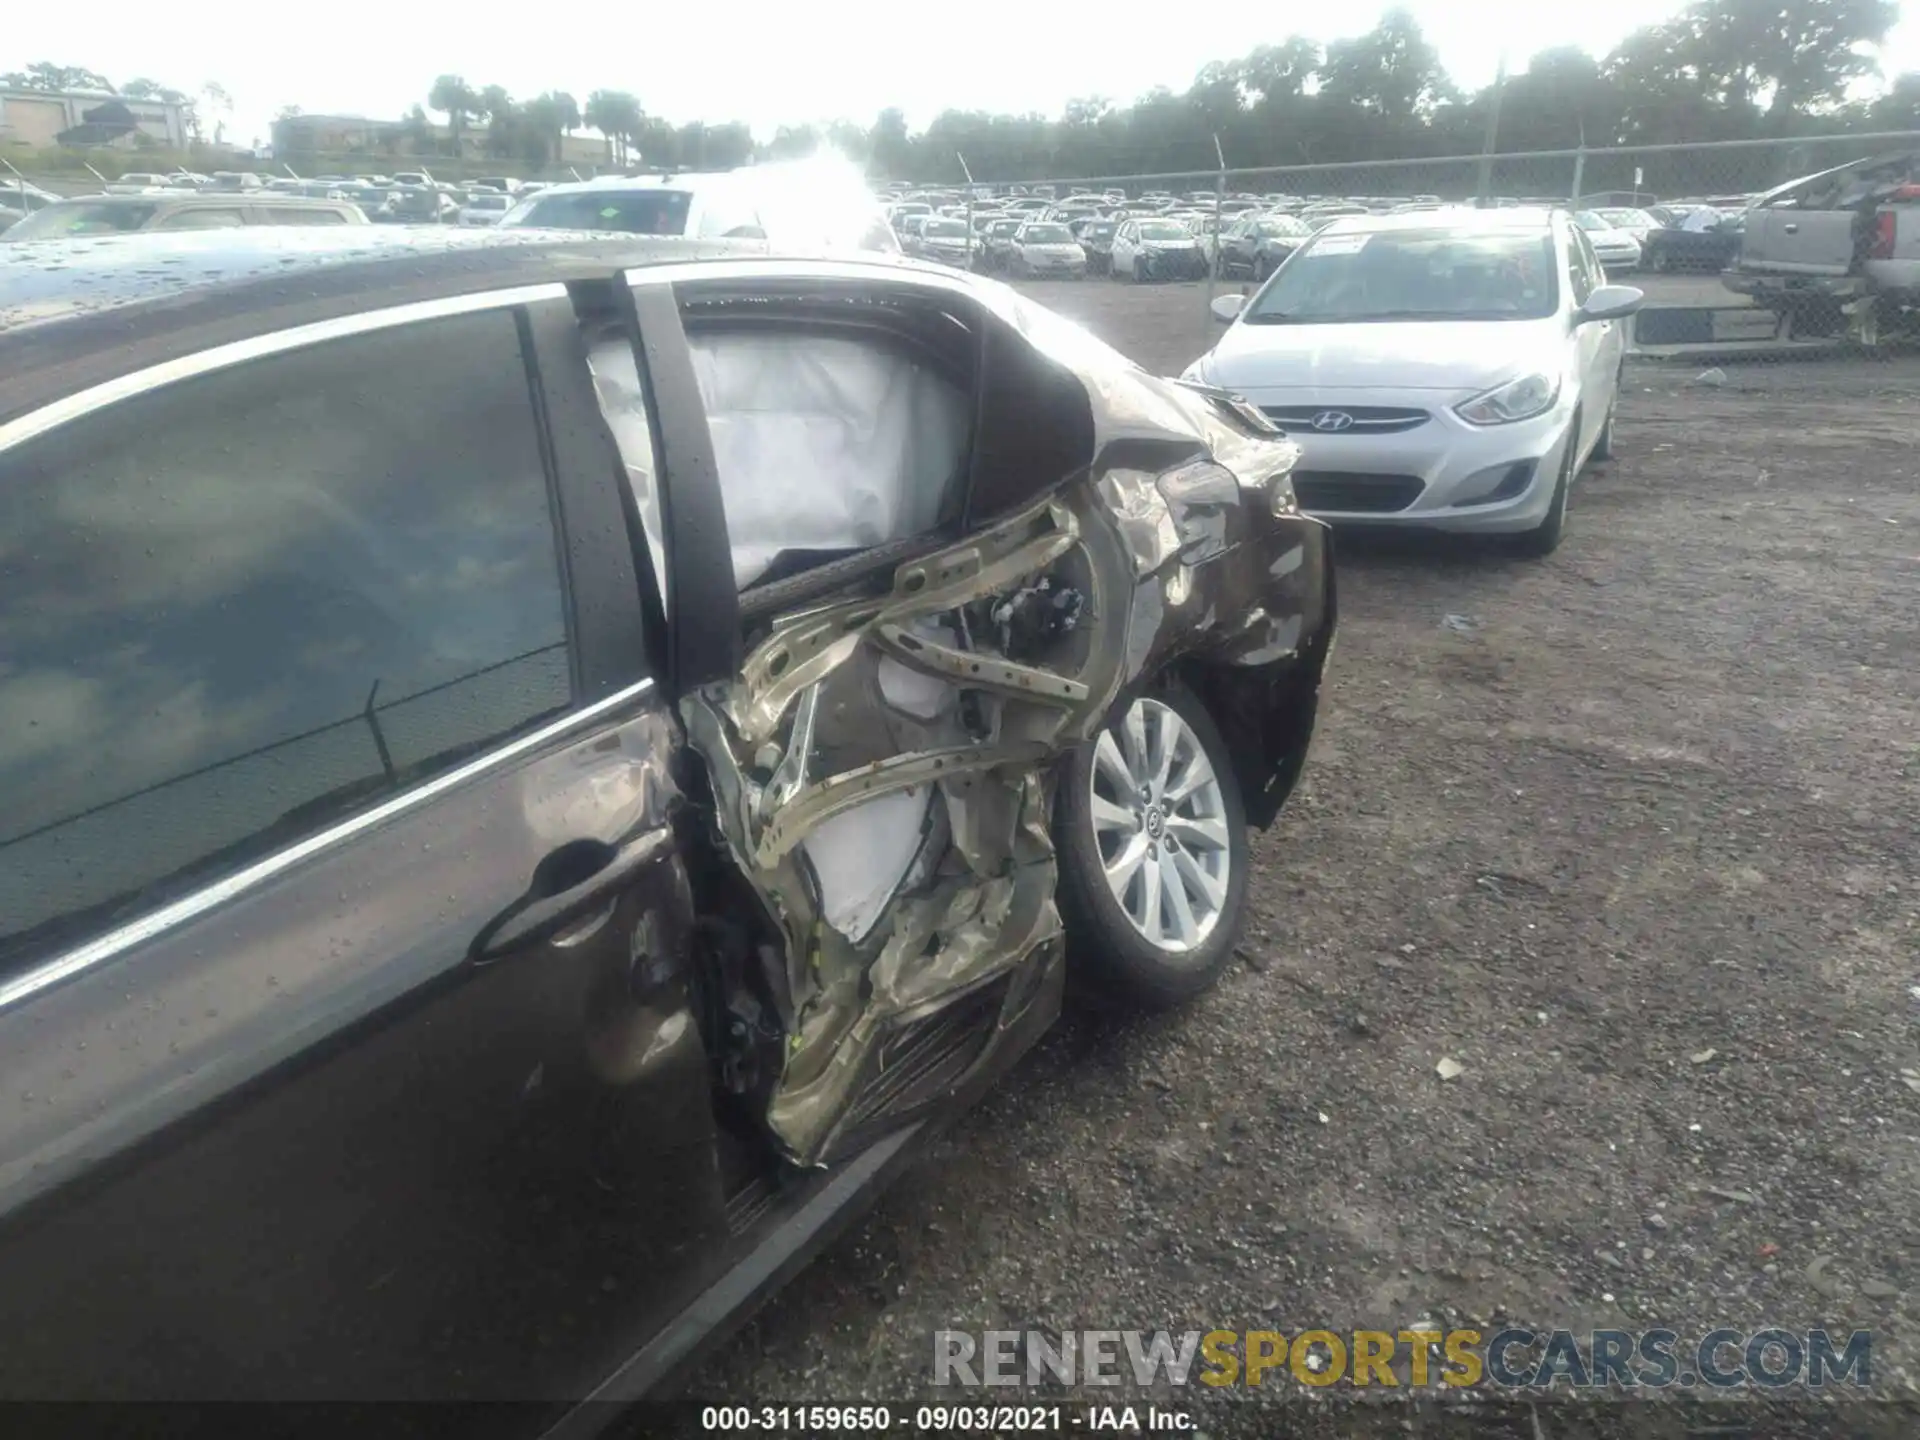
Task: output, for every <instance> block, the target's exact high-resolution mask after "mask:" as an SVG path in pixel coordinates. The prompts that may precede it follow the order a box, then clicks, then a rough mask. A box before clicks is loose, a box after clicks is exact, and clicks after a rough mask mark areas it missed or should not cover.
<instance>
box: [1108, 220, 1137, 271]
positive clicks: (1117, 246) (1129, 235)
mask: <svg viewBox="0 0 1920 1440" xmlns="http://www.w3.org/2000/svg"><path fill="white" fill-rule="evenodd" d="M1135 233H1136V231H1135V226H1134V223H1133V222H1132V221H1131V220H1129V221H1127V223H1126V224H1124V225H1122V226H1121V227H1120V228H1119V229H1118V230H1116V231H1114V232H1113V269H1114V273H1115V274H1117V275H1119V274H1126V273H1128V272H1129V271H1130V270H1131V269H1132V268H1133V255H1134V249H1135V246H1134V235H1135Z"/></svg>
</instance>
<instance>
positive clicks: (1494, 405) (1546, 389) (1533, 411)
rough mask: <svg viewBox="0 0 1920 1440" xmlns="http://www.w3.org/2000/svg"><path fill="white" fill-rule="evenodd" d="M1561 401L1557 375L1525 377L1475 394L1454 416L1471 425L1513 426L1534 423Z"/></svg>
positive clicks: (1455, 408)
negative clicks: (1516, 423)
mask: <svg viewBox="0 0 1920 1440" xmlns="http://www.w3.org/2000/svg"><path fill="white" fill-rule="evenodd" d="M1559 398H1560V377H1559V376H1558V375H1547V374H1540V373H1536V374H1532V375H1522V376H1521V377H1520V378H1519V379H1518V380H1509V381H1508V382H1507V383H1506V384H1504V385H1502V386H1500V387H1498V388H1497V389H1493V390H1489V391H1487V393H1486V394H1484V395H1476V396H1475V397H1474V398H1473V399H1471V400H1469V401H1467V402H1466V403H1465V404H1464V405H1456V406H1454V407H1453V413H1454V414H1456V415H1458V416H1459V417H1460V418H1461V419H1462V420H1464V421H1466V422H1467V423H1468V424H1469V425H1511V424H1512V423H1513V422H1514V421H1516V420H1531V419H1532V418H1533V417H1534V416H1536V415H1542V414H1545V413H1546V412H1547V411H1548V410H1551V409H1552V408H1553V404H1554V401H1556V400H1558V399H1559Z"/></svg>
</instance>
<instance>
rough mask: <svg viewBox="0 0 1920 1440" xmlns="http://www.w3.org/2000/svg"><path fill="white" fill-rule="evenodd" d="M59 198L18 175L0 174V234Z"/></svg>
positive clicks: (59, 197)
mask: <svg viewBox="0 0 1920 1440" xmlns="http://www.w3.org/2000/svg"><path fill="white" fill-rule="evenodd" d="M61 198H63V197H61V196H59V195H56V194H54V193H53V191H51V190H42V189H41V188H40V187H39V186H38V185H35V184H34V183H33V182H32V181H29V180H22V179H21V178H20V177H19V176H18V175H0V234H4V233H5V232H6V231H8V230H11V229H12V228H13V227H14V226H15V225H17V224H19V223H20V222H21V221H22V220H24V219H26V218H27V216H29V215H31V214H33V213H34V212H35V211H36V210H44V209H45V208H46V207H47V206H49V205H51V204H53V203H54V202H55V201H57V200H60V199H61Z"/></svg>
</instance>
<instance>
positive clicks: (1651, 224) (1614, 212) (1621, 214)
mask: <svg viewBox="0 0 1920 1440" xmlns="http://www.w3.org/2000/svg"><path fill="white" fill-rule="evenodd" d="M1593 213H1594V214H1595V215H1598V216H1599V217H1600V218H1601V219H1602V220H1604V221H1606V222H1607V224H1609V225H1611V226H1612V227H1613V228H1614V229H1616V230H1624V231H1625V232H1626V233H1627V234H1629V235H1631V236H1632V237H1633V238H1634V239H1635V240H1637V241H1639V242H1640V245H1641V247H1642V248H1645V246H1646V243H1647V236H1649V235H1651V234H1652V233H1653V232H1654V231H1656V230H1658V229H1659V228H1660V222H1659V221H1658V220H1656V219H1655V218H1654V217H1653V216H1651V215H1649V214H1648V213H1647V212H1646V211H1644V210H1637V209H1634V208H1633V207H1631V206H1627V205H1604V206H1601V207H1600V208H1599V209H1596V210H1595V211H1594V212H1593Z"/></svg>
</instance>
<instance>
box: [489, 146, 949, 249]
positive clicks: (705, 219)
mask: <svg viewBox="0 0 1920 1440" xmlns="http://www.w3.org/2000/svg"><path fill="white" fill-rule="evenodd" d="M530 188H531V187H528V186H522V187H521V190H520V194H519V196H518V197H516V198H517V200H518V203H517V204H515V205H514V206H513V207H512V208H511V209H510V210H508V211H507V213H506V214H505V215H503V216H501V217H500V226H501V228H502V229H505V230H516V229H520V228H522V227H535V228H541V229H558V230H598V231H617V232H621V233H624V234H631V235H687V236H693V237H696V238H698V239H703V240H718V239H736V240H740V239H745V240H766V241H768V242H770V243H771V244H773V245H775V246H778V247H781V248H783V249H788V250H791V251H793V252H795V253H801V254H814V253H820V252H823V251H825V252H832V251H844V250H878V251H882V252H884V253H888V254H894V255H897V254H899V253H900V240H899V237H898V236H896V235H895V234H894V232H893V228H892V227H891V226H890V225H888V223H887V217H886V212H885V211H884V210H882V209H881V207H880V203H879V202H878V201H877V200H875V199H874V198H873V196H872V194H871V193H870V192H869V191H868V190H867V187H866V182H865V181H864V180H863V179H862V178H861V176H860V174H859V172H858V171H857V170H854V169H852V168H851V167H842V166H839V165H836V164H833V163H831V162H822V163H819V164H816V163H815V162H813V161H810V160H809V161H793V162H782V163H776V164H768V165H752V166H747V167H744V168H742V169H739V170H726V171H720V172H716V173H710V174H698V175H696V174H680V175H637V176H623V175H608V176H602V177H600V178H597V179H593V180H582V181H578V182H574V183H567V184H558V185H548V186H545V187H543V188H542V189H540V190H539V191H538V192H537V193H534V194H529V193H528V190H529V189H530ZM962 228H963V229H964V228H965V227H964V226H963V227H962Z"/></svg>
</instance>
